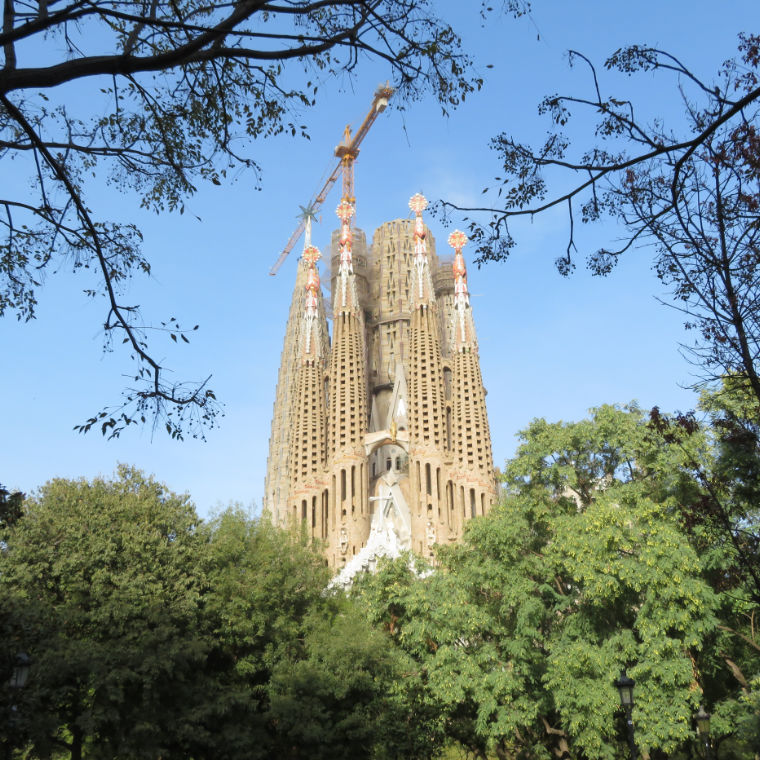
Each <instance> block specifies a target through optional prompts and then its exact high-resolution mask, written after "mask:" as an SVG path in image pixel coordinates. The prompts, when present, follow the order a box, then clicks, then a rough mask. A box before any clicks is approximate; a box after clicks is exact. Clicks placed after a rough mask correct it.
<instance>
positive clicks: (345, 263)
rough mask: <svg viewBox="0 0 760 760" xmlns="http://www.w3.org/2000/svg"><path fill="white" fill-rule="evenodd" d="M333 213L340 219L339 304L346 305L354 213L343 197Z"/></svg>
mask: <svg viewBox="0 0 760 760" xmlns="http://www.w3.org/2000/svg"><path fill="white" fill-rule="evenodd" d="M335 213H336V214H337V215H338V219H340V222H341V227H340V240H339V243H338V246H339V253H340V264H339V265H338V276H339V277H340V294H341V306H342V307H343V308H345V307H346V288H347V286H348V276H349V275H350V274H353V273H354V265H353V261H352V259H351V242H352V236H351V217H352V216H353V215H354V207H353V204H352V203H350V202H349V201H347V200H346V199H345V198H344V199H343V200H342V201H341V202H340V203H339V204H338V208H337V209H335Z"/></svg>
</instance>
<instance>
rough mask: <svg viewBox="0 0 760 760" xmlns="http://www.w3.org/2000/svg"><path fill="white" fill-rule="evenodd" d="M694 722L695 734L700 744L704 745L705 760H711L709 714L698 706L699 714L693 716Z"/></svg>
mask: <svg viewBox="0 0 760 760" xmlns="http://www.w3.org/2000/svg"><path fill="white" fill-rule="evenodd" d="M694 722H695V723H696V724H697V733H698V734H699V738H700V739H702V743H703V744H704V745H705V758H707V760H712V752H711V751H710V713H709V712H707V710H705V708H704V707H703V706H702V705H700V706H699V712H698V713H697V714H696V715H695V716H694Z"/></svg>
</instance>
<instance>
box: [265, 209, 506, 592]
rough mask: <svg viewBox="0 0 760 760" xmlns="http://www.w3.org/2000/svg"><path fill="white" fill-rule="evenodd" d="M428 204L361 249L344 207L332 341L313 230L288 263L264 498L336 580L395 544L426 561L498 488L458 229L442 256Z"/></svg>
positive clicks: (336, 252) (335, 249) (337, 241)
mask: <svg viewBox="0 0 760 760" xmlns="http://www.w3.org/2000/svg"><path fill="white" fill-rule="evenodd" d="M425 205H426V202H425V199H424V198H422V196H420V195H417V196H414V198H412V200H411V201H410V208H411V209H412V210H413V212H414V214H415V218H414V219H397V220H395V221H392V222H387V223H385V224H383V225H382V226H381V227H380V228H379V229H378V230H377V231H376V232H375V235H374V238H373V240H372V245H371V247H369V249H368V248H367V245H366V240H365V236H364V233H363V232H362V231H361V230H359V229H355V228H351V227H350V220H351V215H352V214H353V208H352V207H351V205H350V204H346V203H345V201H344V202H343V203H341V206H339V208H338V214H339V216H340V218H341V222H342V225H341V229H340V230H339V231H337V232H336V233H335V234H334V235H333V239H332V251H331V256H330V263H331V267H330V269H331V273H332V275H331V292H332V315H333V331H332V339H331V340H330V338H328V326H327V319H326V313H325V307H324V305H323V299H322V297H321V290H320V289H319V276H318V274H317V273H316V259H317V258H318V257H319V252H318V251H317V250H316V249H315V248H313V247H312V246H311V245H310V236H307V246H306V247H305V249H304V255H303V257H302V259H301V261H300V262H299V266H298V274H297V276H296V287H295V291H294V293H293V300H292V304H291V308H290V314H289V317H288V324H287V328H286V332H285V343H284V347H283V353H282V361H281V367H280V373H279V377H278V384H277V391H276V398H275V403H274V415H273V419H272V435H271V438H270V450H269V459H268V461H267V476H266V483H265V496H264V508H265V510H266V511H267V512H269V514H270V515H271V517H272V519H273V520H274V521H275V522H276V523H277V524H279V525H289V524H293V523H298V522H300V521H303V522H305V523H306V525H307V529H308V530H309V532H310V533H311V534H312V535H313V536H314V537H315V538H317V539H320V540H322V541H324V546H325V556H326V558H327V560H328V562H329V564H330V565H331V566H332V567H334V568H335V569H336V570H340V571H342V577H343V578H344V579H350V577H351V576H352V575H353V574H354V573H355V572H358V571H359V570H361V569H367V568H369V569H371V568H372V567H373V566H374V563H375V561H376V560H377V558H378V557H379V556H382V555H390V556H395V555H397V554H398V553H400V552H401V551H403V550H405V549H411V550H413V551H414V552H415V553H417V554H420V555H422V556H425V557H431V556H432V554H433V548H434V545H435V544H436V543H451V542H454V541H457V540H458V539H459V538H460V537H461V535H462V532H463V529H464V525H465V523H466V522H467V520H470V519H472V518H473V517H476V516H480V515H484V514H486V513H487V512H488V510H489V509H490V507H491V505H492V504H493V502H494V500H495V498H496V492H497V487H496V478H495V473H494V467H493V457H492V453H491V436H490V432H489V428H488V417H487V414H486V404H485V390H484V388H483V383H482V379H481V374H480V363H479V359H478V347H477V341H476V337H475V328H474V322H473V319H472V311H471V308H470V304H469V296H468V293H467V277H466V270H465V266H464V259H463V257H462V253H461V249H462V246H463V245H464V243H465V242H466V239H465V237H464V235H462V233H458V232H455V233H452V235H451V236H450V238H449V242H450V244H451V245H452V246H453V247H454V249H455V256H454V259H453V262H452V261H451V259H449V260H448V261H441V260H439V258H438V256H437V255H436V252H435V241H434V240H433V237H432V235H431V234H430V232H429V231H428V229H427V227H426V226H425V224H424V222H423V220H422V211H423V210H424V208H425ZM339 577H340V576H339Z"/></svg>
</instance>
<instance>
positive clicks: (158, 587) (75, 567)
mask: <svg viewBox="0 0 760 760" xmlns="http://www.w3.org/2000/svg"><path fill="white" fill-rule="evenodd" d="M197 523H198V519H197V516H196V514H195V511H194V509H193V507H192V505H191V504H190V503H189V501H188V499H187V497H185V496H176V495H175V494H172V493H171V492H169V491H167V490H166V489H165V488H164V487H163V486H161V485H160V484H158V483H156V482H155V481H154V480H152V479H150V478H146V477H145V476H144V475H142V474H141V473H139V472H137V471H136V470H133V469H130V468H128V467H125V466H121V467H120V468H119V470H118V472H117V475H116V477H115V478H114V479H113V480H105V479H101V478H97V479H95V480H94V481H92V482H91V483H88V482H86V481H84V480H79V481H68V480H53V481H51V482H49V483H48V484H46V485H45V486H43V487H42V489H41V490H40V492H39V494H38V495H36V496H34V497H33V498H30V499H28V500H27V501H26V502H25V504H24V514H23V516H22V518H21V519H20V520H18V522H17V523H16V524H15V525H14V526H13V527H12V528H11V529H10V530H9V531H8V532H7V550H6V551H3V552H2V553H0V589H2V591H1V592H0V593H2V597H3V599H4V610H3V612H4V614H5V613H6V611H9V612H10V617H12V618H13V620H14V625H15V627H16V630H17V631H18V632H19V642H18V643H22V644H23V646H24V650H25V651H27V652H28V653H29V655H30V657H31V660H32V672H31V675H30V680H29V683H28V684H27V686H26V687H25V689H24V690H23V694H22V701H21V702H20V703H19V705H18V710H17V714H18V716H19V720H20V721H22V723H23V727H24V731H25V733H26V736H27V737H28V739H29V741H30V745H31V752H32V754H33V756H36V757H50V756H57V757H58V756H61V753H65V754H66V755H68V756H70V757H71V758H72V760H79V759H80V758H82V757H84V756H87V757H91V758H114V757H125V756H128V757H134V758H140V757H145V758H155V757H159V756H161V757H165V758H170V757H178V758H180V757H181V758H187V757H191V756H193V755H194V749H195V746H196V741H197V731H196V728H195V725H194V719H193V709H194V707H196V708H197V707H198V706H199V705H201V704H202V702H203V696H204V685H203V682H202V675H203V667H204V663H205V660H206V655H207V653H208V644H207V641H206V640H205V639H204V637H203V636H202V631H201V625H200V624H201V618H200V611H201V607H200V600H201V597H202V595H203V593H204V591H205V587H206V580H205V573H204V557H205V551H204V542H203V541H202V540H201V539H200V538H199V536H198V532H197Z"/></svg>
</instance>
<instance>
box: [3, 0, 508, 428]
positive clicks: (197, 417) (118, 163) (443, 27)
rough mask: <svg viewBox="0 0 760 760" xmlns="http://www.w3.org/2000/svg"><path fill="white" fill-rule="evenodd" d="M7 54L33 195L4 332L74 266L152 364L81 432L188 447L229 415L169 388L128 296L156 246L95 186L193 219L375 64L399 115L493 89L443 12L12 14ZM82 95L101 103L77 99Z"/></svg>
mask: <svg viewBox="0 0 760 760" xmlns="http://www.w3.org/2000/svg"><path fill="white" fill-rule="evenodd" d="M508 5H509V6H511V7H512V9H513V10H514V11H515V12H519V11H520V10H521V8H522V5H523V2H522V0H510V2H509V3H508ZM53 41H56V42H58V44H53ZM0 48H1V49H2V52H3V55H4V61H3V66H2V68H0V159H2V160H3V165H5V164H6V163H7V162H8V161H11V160H15V166H16V167H17V170H19V171H25V172H27V175H28V182H21V181H19V182H18V185H19V187H22V186H23V187H29V188H31V189H32V193H31V195H29V194H24V193H17V194H10V195H7V196H5V197H4V198H3V199H2V201H1V203H2V211H3V213H2V215H0V226H2V230H3V237H2V240H1V241H0V315H2V314H3V313H5V312H9V313H10V312H15V313H16V314H17V315H18V317H19V318H21V319H29V318H32V317H33V316H34V313H35V305H36V302H37V289H38V286H39V285H40V283H41V281H42V277H43V275H44V274H45V273H46V272H48V271H55V270H57V269H58V268H59V267H60V266H61V265H62V264H64V263H65V264H66V265H67V266H68V265H69V264H70V265H71V266H73V268H74V270H78V269H92V270H93V271H94V272H95V273H96V275H97V277H98V284H97V285H95V286H90V287H88V290H87V291H86V292H87V293H88V294H89V295H91V296H93V297H95V296H100V297H103V298H104V300H105V307H104V310H105V319H104V326H105V342H106V347H107V348H109V347H110V346H111V345H121V344H124V345H125V347H126V348H127V350H128V351H129V353H130V355H131V357H132V359H133V360H134V362H135V371H134V384H133V385H132V386H131V387H130V388H128V389H127V390H126V391H125V397H124V399H123V404H121V405H116V406H114V407H109V408H106V409H104V410H103V411H102V412H100V413H98V414H96V415H94V416H93V417H92V418H91V419H90V420H88V421H87V422H86V423H84V424H83V425H81V426H80V428H79V429H81V430H89V429H90V428H91V427H93V426H97V427H99V428H100V429H101V430H102V432H103V434H105V435H109V436H113V435H118V434H119V433H120V432H121V431H122V430H123V429H124V428H125V427H126V426H128V425H130V424H132V423H135V422H137V423H139V422H141V421H143V420H144V419H145V418H146V417H148V416H153V415H155V417H156V418H158V419H159V420H161V421H162V422H163V424H164V425H165V426H166V429H167V431H168V432H169V434H170V435H172V436H174V437H181V436H182V435H183V433H184V431H185V429H186V428H189V430H190V431H191V432H192V433H194V434H199V433H200V434H202V430H203V426H204V425H212V424H213V422H214V419H215V417H216V414H217V412H218V406H217V403H216V399H215V395H214V393H213V391H212V390H211V389H210V388H208V385H207V380H206V381H203V382H201V383H188V384H186V383H172V382H171V381H170V380H167V378H166V372H165V371H164V368H163V367H162V364H161V361H160V360H159V359H158V358H156V355H155V353H154V350H153V349H151V347H150V346H149V343H148V335H149V332H148V331H149V329H151V328H150V326H146V323H145V321H144V320H143V319H142V318H141V316H140V314H139V309H138V307H137V306H135V305H133V304H132V302H131V301H125V299H124V296H123V291H124V287H125V284H126V282H127V280H128V279H129V278H130V277H131V276H132V275H133V274H135V273H140V272H144V273H147V272H149V271H150V263H149V260H148V258H147V257H146V256H145V255H144V254H143V253H142V251H141V235H140V231H139V230H138V229H137V228H136V227H135V226H134V225H131V224H125V223H122V222H119V221H109V220H106V219H103V218H101V217H100V216H99V214H98V212H97V209H95V208H93V206H92V205H91V200H90V196H91V193H88V180H89V178H90V177H91V176H92V175H97V176H98V177H101V178H103V179H105V180H106V181H108V182H109V183H111V184H112V185H115V186H116V187H118V188H119V189H120V190H122V191H131V192H134V193H135V194H136V196H137V197H139V199H140V201H141V203H142V205H143V206H144V207H146V208H148V209H152V210H155V211H156V212H162V211H164V210H179V211H180V213H181V212H182V211H183V210H184V205H183V204H184V199H185V198H187V197H188V196H190V195H192V194H193V193H194V192H195V190H196V186H197V183H198V182H200V181H204V180H208V181H210V182H213V183H215V184H221V183H222V182H223V181H226V178H227V177H228V176H230V177H231V176H233V175H234V174H235V173H236V171H237V169H238V168H243V169H249V170H251V171H252V172H253V173H254V174H255V175H257V176H258V164H257V163H256V158H255V152H254V151H252V149H251V144H252V142H255V141H256V140H258V139H260V138H265V137H267V136H270V135H273V134H277V133H280V132H283V131H284V132H289V133H291V134H293V135H295V134H298V133H301V134H304V135H305V134H306V127H305V126H303V125H302V123H301V121H302V119H303V117H302V116H300V115H299V114H300V112H301V111H303V110H305V109H307V108H308V107H309V106H311V105H313V104H314V103H315V101H316V97H317V92H318V88H319V86H321V85H322V84H323V83H325V82H331V83H332V82H334V81H335V79H336V78H339V77H342V76H345V77H351V76H352V73H353V72H354V71H355V70H356V68H357V66H359V65H360V64H361V62H362V61H363V60H365V59H370V60H371V59H374V60H377V61H379V62H383V63H385V64H387V67H388V75H389V77H390V78H392V79H393V84H394V86H395V87H396V88H397V90H398V94H397V96H396V101H397V102H403V101H406V100H410V99H414V98H417V97H420V96H421V95H422V93H426V92H428V93H429V92H432V93H433V95H434V96H435V97H436V98H437V100H438V102H439V103H440V104H441V106H442V107H443V108H444V109H446V108H452V107H455V106H456V105H457V104H458V103H459V102H460V101H461V100H462V99H463V98H464V97H465V96H466V95H467V94H468V93H470V92H471V91H472V90H473V89H475V88H478V87H480V85H481V81H480V80H479V79H477V78H476V77H475V76H473V74H472V73H471V68H470V60H469V58H468V56H467V55H466V54H465V53H464V52H462V50H461V46H460V39H459V37H458V36H457V34H456V33H455V32H454V30H453V29H452V28H451V27H450V26H449V25H448V24H447V23H446V22H445V21H442V20H441V19H440V18H438V16H437V15H436V13H435V10H434V4H433V3H432V2H430V0H293V1H290V2H286V3H279V4H278V3H271V2H266V1H265V0H245V1H244V2H235V3H231V4H225V3H203V2H197V0H179V1H178V2H163V1H160V0H151V2H142V1H141V2H137V1H136V0H118V1H117V2H105V1H104V0H95V2H90V3H87V4H84V5H83V4H81V3H79V2H68V3H63V4H56V3H52V2H48V1H47V0H44V1H43V2H40V3H38V4H36V5H34V6H29V5H28V4H26V3H23V2H20V0H6V2H5V5H4V13H3V26H2V30H0ZM73 85H76V86H77V88H78V89H77V92H78V93H79V94H81V93H85V94H86V96H87V97H85V98H81V99H80V98H76V99H75V98H70V97H68V95H69V93H70V92H71V89H70V88H71V86H73ZM76 103H86V108H87V109H88V110H87V112H77V111H76V105H75V104H76ZM155 329H158V330H159V331H160V332H163V333H164V334H165V335H167V337H168V338H169V339H171V340H173V341H174V342H177V341H178V339H180V340H184V341H187V340H189V336H190V335H191V334H192V329H190V330H186V329H182V327H181V326H180V325H178V324H177V323H176V321H175V320H174V319H171V320H168V321H166V322H164V323H162V324H161V326H160V327H158V326H156V328H155ZM193 329H195V328H193Z"/></svg>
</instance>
